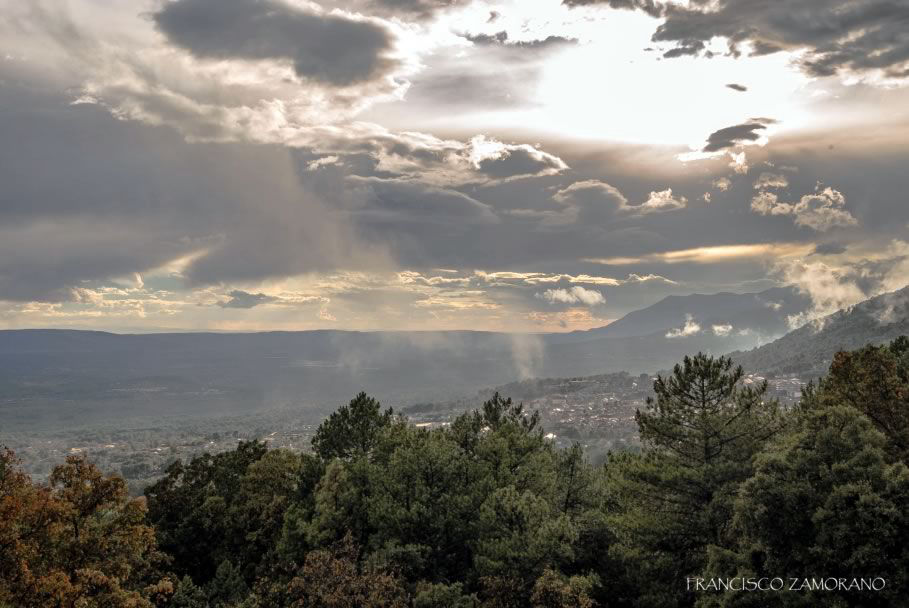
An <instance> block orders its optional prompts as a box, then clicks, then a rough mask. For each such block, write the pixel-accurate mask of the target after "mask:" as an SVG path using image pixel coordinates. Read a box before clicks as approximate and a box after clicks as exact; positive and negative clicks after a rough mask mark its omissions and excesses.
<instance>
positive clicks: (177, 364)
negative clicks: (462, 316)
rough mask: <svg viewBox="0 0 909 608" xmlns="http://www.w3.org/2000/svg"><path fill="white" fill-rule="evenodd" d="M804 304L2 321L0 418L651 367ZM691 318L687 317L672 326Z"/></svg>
mask: <svg viewBox="0 0 909 608" xmlns="http://www.w3.org/2000/svg"><path fill="white" fill-rule="evenodd" d="M806 309H807V303H806V300H805V299H804V296H801V295H800V294H799V293H798V292H797V290H795V289H793V288H779V289H771V290H767V291H763V292H760V293H751V294H731V293H720V294H714V295H701V294H695V295H691V296H672V297H669V298H665V299H664V300H662V301H660V302H657V303H656V304H654V305H652V306H648V307H647V308H644V309H642V310H640V311H636V312H633V313H630V314H629V315H626V316H625V317H624V318H623V319H620V320H618V321H616V322H615V323H613V324H611V325H609V326H606V327H604V328H598V329H594V330H591V331H588V332H574V333H570V334H537V335H533V334H520V335H518V334H505V333H495V332H479V331H424V332H406V331H399V332H394V331H384V332H357V331H342V330H317V331H302V332H286V331H276V332H260V333H152V334H114V333H106V332H100V331H78V330H40V329H35V330H6V331H0V426H5V425H15V426H20V427H25V428H27V427H29V426H30V425H33V424H46V425H56V426H59V425H68V424H75V423H92V422H95V421H100V420H109V419H112V418H126V417H147V416H162V415H183V414H187V413H192V414H194V415H206V416H207V415H223V414H233V413H240V412H243V413H249V412H251V411H255V410H256V409H257V408H266V407H272V406H282V407H283V406H291V407H295V408H299V410H300V412H301V416H306V415H309V414H311V415H312V416H313V417H314V418H315V419H317V418H318V416H320V415H321V412H324V411H329V410H332V409H334V408H335V407H336V406H337V404H338V403H341V402H344V401H345V400H347V399H349V398H350V397H351V396H352V395H354V394H356V393H357V392H359V391H361V390H364V391H368V392H369V393H370V394H372V395H374V396H376V397H377V398H379V399H381V400H382V401H385V402H388V403H389V404H393V405H408V404H411V403H417V402H421V401H439V400H448V399H452V398H457V397H461V396H470V395H472V394H475V393H476V391H477V390H481V389H483V388H484V387H489V386H498V385H503V384H507V383H509V382H514V381H517V380H522V379H526V378H532V377H567V376H593V375H597V374H603V373H614V372H621V371H627V372H630V373H633V374H638V373H652V372H654V371H657V370H660V369H666V368H667V367H671V366H672V365H673V364H674V363H675V362H677V361H678V360H679V359H681V358H682V357H683V356H684V355H686V354H689V353H693V352H698V351H704V352H709V353H714V354H721V353H726V352H730V351H736V350H744V349H748V348H752V347H753V346H755V345H756V344H758V343H760V342H761V341H767V340H769V339H772V338H775V337H777V336H779V335H782V334H783V333H784V327H785V322H786V318H787V316H788V315H790V314H799V313H801V312H803V311H804V310H806ZM689 318H690V320H691V323H692V324H694V325H697V326H698V327H697V328H695V327H694V325H691V326H690V327H688V328H687V330H686V331H684V332H683V331H681V330H682V329H685V324H686V322H687V320H688V319H689ZM689 330H690V331H689ZM673 332H675V333H673Z"/></svg>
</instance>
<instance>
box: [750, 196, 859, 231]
mask: <svg viewBox="0 0 909 608" xmlns="http://www.w3.org/2000/svg"><path fill="white" fill-rule="evenodd" d="M751 210H752V211H754V212H755V213H758V214H760V215H791V216H792V217H793V221H794V222H795V224H796V225H797V226H805V227H807V228H811V229H812V230H816V231H818V232H826V231H828V230H831V229H832V228H835V227H848V226H856V225H858V220H857V219H856V218H855V217H854V216H853V215H852V214H851V213H850V212H849V210H847V209H846V197H845V196H843V194H842V193H841V192H839V191H838V190H834V189H833V188H830V187H827V188H824V189H823V190H822V189H821V188H820V186H818V188H817V189H816V190H815V192H814V193H812V194H806V195H805V196H803V197H802V198H801V199H800V200H799V201H798V202H797V203H787V202H784V201H781V200H780V199H779V196H777V194H775V193H773V192H767V191H762V192H759V193H758V194H756V195H755V196H754V197H753V198H752V199H751Z"/></svg>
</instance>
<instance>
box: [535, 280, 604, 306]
mask: <svg viewBox="0 0 909 608" xmlns="http://www.w3.org/2000/svg"><path fill="white" fill-rule="evenodd" d="M537 297H540V298H543V299H544V300H546V301H547V302H549V303H551V304H584V305H585V306H596V305H598V304H605V303H606V298H605V297H603V294H602V293H601V292H599V291H596V290H593V289H585V288H583V287H581V286H580V285H576V286H574V287H571V288H569V289H547V290H546V291H544V292H543V293H542V294H537Z"/></svg>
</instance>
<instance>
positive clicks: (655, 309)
mask: <svg viewBox="0 0 909 608" xmlns="http://www.w3.org/2000/svg"><path fill="white" fill-rule="evenodd" d="M810 306H811V300H810V299H809V298H808V297H807V296H805V295H803V294H801V293H800V292H799V291H798V290H797V289H796V288H795V287H774V288H772V289H767V290H765V291H761V292H758V293H741V294H740V293H728V292H720V293H715V294H700V293H695V294H691V295H686V296H667V297H666V298H663V299H662V300H660V301H659V302H657V303H656V304H653V305H651V306H647V307H646V308H642V309H641V310H636V311H633V312H630V313H628V314H627V315H625V316H624V317H622V318H621V319H618V320H616V321H613V322H612V323H610V324H609V325H606V326H605V327H598V328H595V329H591V330H588V331H576V332H571V333H569V334H561V335H559V336H554V338H555V340H557V341H560V342H567V341H586V340H593V339H598V338H629V337H634V336H647V335H650V334H655V333H661V332H666V331H668V330H670V329H673V328H675V327H679V326H680V325H682V324H683V323H685V321H686V319H688V318H690V319H691V320H693V321H694V322H695V323H698V324H699V325H701V326H703V327H705V328H709V327H712V326H713V325H717V326H727V325H728V326H732V331H738V332H741V331H743V330H744V331H748V332H750V333H752V334H756V335H760V336H765V337H776V336H781V335H783V334H785V333H786V332H787V331H788V330H789V327H788V325H787V319H788V318H789V316H791V315H797V314H799V313H802V312H804V311H806V310H808V309H809V307H810Z"/></svg>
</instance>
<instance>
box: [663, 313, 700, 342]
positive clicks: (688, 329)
mask: <svg viewBox="0 0 909 608" xmlns="http://www.w3.org/2000/svg"><path fill="white" fill-rule="evenodd" d="M699 333H701V326H700V325H698V324H697V322H695V320H694V317H692V316H691V315H685V325H683V326H682V327H676V328H675V329H670V330H669V331H668V332H666V337H667V338H687V337H689V336H694V335H697V334H699Z"/></svg>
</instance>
